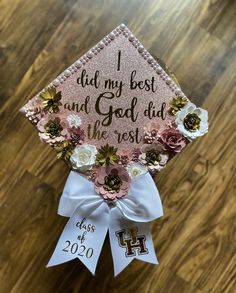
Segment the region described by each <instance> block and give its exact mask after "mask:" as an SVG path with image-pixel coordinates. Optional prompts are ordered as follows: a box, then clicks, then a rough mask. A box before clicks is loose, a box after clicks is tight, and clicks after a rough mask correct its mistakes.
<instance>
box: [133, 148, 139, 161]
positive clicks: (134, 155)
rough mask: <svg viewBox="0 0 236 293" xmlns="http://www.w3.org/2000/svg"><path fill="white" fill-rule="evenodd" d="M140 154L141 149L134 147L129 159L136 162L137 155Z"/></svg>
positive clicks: (137, 159)
mask: <svg viewBox="0 0 236 293" xmlns="http://www.w3.org/2000/svg"><path fill="white" fill-rule="evenodd" d="M140 155H141V151H140V149H139V148H134V149H133V150H132V154H131V161H133V162H138V161H139V156H140Z"/></svg>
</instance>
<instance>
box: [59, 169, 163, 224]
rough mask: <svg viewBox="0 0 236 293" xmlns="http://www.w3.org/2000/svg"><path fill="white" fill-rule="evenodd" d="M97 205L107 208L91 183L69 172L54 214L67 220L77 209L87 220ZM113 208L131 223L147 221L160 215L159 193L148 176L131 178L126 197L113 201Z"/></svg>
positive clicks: (161, 212)
mask: <svg viewBox="0 0 236 293" xmlns="http://www.w3.org/2000/svg"><path fill="white" fill-rule="evenodd" d="M100 206H102V207H103V208H102V209H103V210H109V209H110V208H109V206H108V205H107V203H106V202H105V201H104V200H103V198H102V197H101V196H100V195H99V194H97V193H96V192H95V190H94V184H93V183H92V182H91V181H89V180H88V179H86V178H85V177H83V176H82V175H80V174H78V173H76V172H74V171H71V172H70V175H69V177H68V178H67V181H66V184H65V187H64V190H63V193H62V196H61V199H60V203H59V207H58V214H59V215H61V216H65V217H71V216H72V214H73V213H74V211H75V210H76V208H79V212H80V215H81V216H85V217H88V216H89V215H90V214H91V213H92V212H94V211H95V210H96V209H97V208H98V207H100ZM113 208H116V209H118V210H119V211H120V212H121V213H122V215H123V216H124V217H125V218H127V219H129V220H131V221H135V222H150V221H152V220H154V219H156V218H159V217H161V216H162V215H163V210H162V204H161V200H160V196H159V192H158V190H157V188H156V185H155V183H154V181H153V179H152V177H151V176H150V174H149V173H146V174H143V175H140V176H139V177H137V178H134V179H133V180H132V183H131V186H130V189H129V193H128V196H127V197H125V198H122V199H119V200H117V201H116V202H115V203H114V205H113Z"/></svg>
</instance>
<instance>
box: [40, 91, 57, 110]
mask: <svg viewBox="0 0 236 293" xmlns="http://www.w3.org/2000/svg"><path fill="white" fill-rule="evenodd" d="M39 98H40V99H41V100H42V106H43V108H44V109H45V110H47V112H48V113H49V114H52V113H57V112H59V106H61V105H62V103H61V102H60V100H61V98H62V96H61V92H56V89H55V88H54V87H51V88H48V89H47V90H45V91H43V92H41V93H40V95H39Z"/></svg>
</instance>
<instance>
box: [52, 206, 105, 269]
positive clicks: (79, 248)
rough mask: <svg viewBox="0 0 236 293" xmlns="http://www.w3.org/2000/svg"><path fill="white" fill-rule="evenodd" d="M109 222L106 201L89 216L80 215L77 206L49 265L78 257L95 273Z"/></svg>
mask: <svg viewBox="0 0 236 293" xmlns="http://www.w3.org/2000/svg"><path fill="white" fill-rule="evenodd" d="M108 223H109V208H108V207H107V205H106V204H105V203H104V204H101V205H100V206H99V207H98V208H97V209H96V210H95V211H94V212H93V213H92V214H90V215H88V216H87V217H83V216H80V213H79V208H77V209H76V210H75V212H74V213H73V215H72V216H71V217H70V219H69V221H68V222H67V224H66V226H65V228H64V230H63V232H62V234H61V236H60V239H59V241H58V243H57V245H56V248H55V251H54V252H53V255H52V257H51V259H50V260H49V263H48V264H47V267H51V266H55V265H58V264H61V263H65V262H67V261H70V260H72V259H75V258H78V259H80V261H81V262H82V263H83V264H84V265H85V266H86V267H87V268H88V270H89V271H90V272H91V273H92V274H93V275H94V274H95V270H96V266H97V262H98V258H99V256H100V253H101V249H102V246H103V243H104V240H105V237H106V234H107V230H108Z"/></svg>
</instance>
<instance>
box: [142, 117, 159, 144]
mask: <svg viewBox="0 0 236 293" xmlns="http://www.w3.org/2000/svg"><path fill="white" fill-rule="evenodd" d="M143 129H144V136H143V138H144V140H145V142H146V143H154V142H157V141H158V138H159V133H158V131H159V129H160V126H159V124H158V123H156V122H151V123H149V124H148V125H147V126H146V127H144V128H143Z"/></svg>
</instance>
